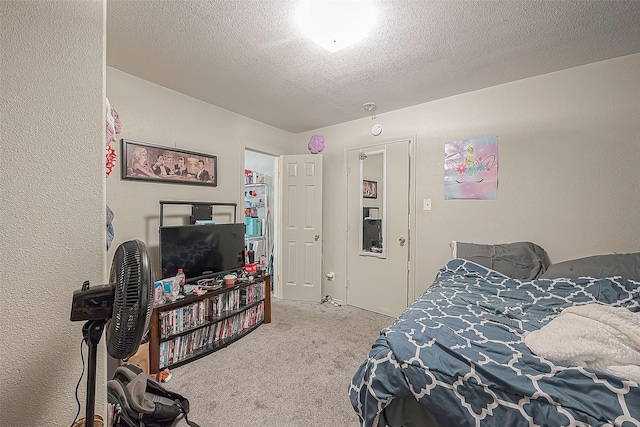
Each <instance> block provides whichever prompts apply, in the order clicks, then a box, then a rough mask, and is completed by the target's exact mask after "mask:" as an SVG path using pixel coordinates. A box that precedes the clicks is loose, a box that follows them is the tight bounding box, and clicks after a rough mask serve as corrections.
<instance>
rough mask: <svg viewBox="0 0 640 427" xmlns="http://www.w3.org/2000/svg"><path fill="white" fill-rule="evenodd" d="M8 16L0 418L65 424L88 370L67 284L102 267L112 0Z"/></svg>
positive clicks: (15, 6) (0, 215) (3, 75)
mask: <svg viewBox="0 0 640 427" xmlns="http://www.w3.org/2000/svg"><path fill="white" fill-rule="evenodd" d="M0 16H1V23H0V40H1V41H2V46H1V49H0V50H1V51H2V54H1V55H0V58H1V69H0V70H1V71H0V79H1V80H0V81H1V93H2V96H1V97H0V114H1V115H2V120H1V122H2V128H1V144H2V147H1V149H0V152H1V157H0V190H1V191H0V192H1V194H2V199H3V203H2V204H1V205H0V229H1V230H2V240H1V241H0V250H1V254H0V257H1V259H2V267H1V278H0V287H1V289H2V297H1V298H0V305H1V309H0V313H1V314H0V330H1V331H2V332H1V333H0V349H1V350H0V351H1V354H2V356H1V368H0V369H1V373H0V377H1V378H2V380H1V383H2V387H0V405H1V408H0V425H2V426H3V427H13V426H16V427H23V426H66V425H70V424H71V422H72V421H73V417H74V416H75V414H76V401H75V397H74V393H75V387H76V382H77V381H78V379H79V377H80V374H81V372H82V362H81V359H80V342H81V339H82V331H81V329H82V324H81V323H80V322H78V323H72V322H70V321H69V313H70V307H71V296H72V293H73V291H74V290H75V289H78V288H79V287H80V286H81V285H82V282H83V281H84V280H91V281H92V282H93V283H102V282H103V279H104V277H103V274H104V269H105V265H104V264H105V261H104V260H105V250H104V248H105V219H104V218H105V213H104V198H105V190H104V174H105V173H104V170H105V163H104V138H105V137H104V115H103V90H104V89H103V86H104V85H103V82H104V65H103V64H104V59H103V54H104V43H105V40H104V23H105V21H104V20H105V18H104V2H103V1H102V0H97V1H82V2H81V1H74V2H63V1H55V2H53V1H50V2H28V1H18V2H14V1H3V2H0ZM101 350H102V352H101V353H100V354H99V360H100V361H103V360H104V354H105V353H104V351H103V349H101ZM85 360H86V347H85ZM102 367H103V363H100V366H99V371H98V388H99V389H100V388H101V387H102V388H103V387H104V381H105V378H104V373H103V368H102ZM85 380H86V375H85ZM85 384H86V383H85V382H84V381H83V383H82V387H81V393H80V400H81V402H83V405H82V406H83V408H84V389H85ZM98 399H99V402H98V404H97V405H96V409H97V411H100V412H101V413H102V414H104V410H105V405H104V393H99V394H98ZM101 402H102V403H101ZM83 410H84V409H83Z"/></svg>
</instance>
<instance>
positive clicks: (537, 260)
mask: <svg viewBox="0 0 640 427" xmlns="http://www.w3.org/2000/svg"><path fill="white" fill-rule="evenodd" d="M451 249H452V250H453V257H454V258H463V259H466V260H468V261H473V262H475V263H476V264H480V265H482V266H484V267H487V268H491V269H492V270H495V271H497V272H499V273H502V274H504V275H505V276H508V277H511V278H513V279H535V278H537V277H538V276H540V275H541V274H542V273H544V272H545V270H546V268H547V265H548V262H547V253H546V252H545V250H544V249H542V248H541V247H540V246H538V245H536V244H534V243H531V242H516V243H500V244H479V243H464V242H456V241H453V242H451Z"/></svg>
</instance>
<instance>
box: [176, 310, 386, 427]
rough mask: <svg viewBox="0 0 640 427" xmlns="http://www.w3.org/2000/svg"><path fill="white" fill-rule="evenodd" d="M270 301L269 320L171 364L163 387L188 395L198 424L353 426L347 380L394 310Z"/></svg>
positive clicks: (206, 426)
mask: <svg viewBox="0 0 640 427" xmlns="http://www.w3.org/2000/svg"><path fill="white" fill-rule="evenodd" d="M271 306H272V318H271V320H272V323H270V324H263V325H261V326H259V327H258V328H257V329H255V330H254V331H252V332H251V333H250V334H248V335H247V336H245V337H243V338H241V339H240V340H238V341H236V342H234V343H232V344H230V345H229V346H228V347H226V348H224V349H221V350H219V351H216V352H214V353H211V354H209V355H207V356H204V357H203V358H201V359H198V360H196V361H193V362H191V363H189V364H186V365H184V366H180V367H177V368H175V369H173V370H172V371H171V373H172V378H171V379H170V381H169V382H167V383H166V387H167V388H168V389H169V390H172V391H176V392H178V393H180V394H182V395H184V396H185V397H186V398H187V399H189V402H190V404H191V411H190V413H189V419H190V420H191V421H195V422H196V423H198V424H199V425H200V426H201V427H218V426H228V427H245V426H246V427H249V426H251V427H254V426H266V427H303V426H304V427H312V426H334V427H336V426H338V427H343V426H344V427H347V426H354V427H355V426H358V425H359V423H358V416H357V415H356V413H355V411H354V410H353V408H352V407H351V403H350V401H349V393H348V389H349V384H350V381H351V378H352V377H353V375H354V374H355V372H356V370H357V369H358V367H359V366H360V364H361V363H362V362H363V361H364V360H365V359H366V357H367V354H368V353H369V350H370V349H371V346H372V345H373V343H374V342H375V340H376V339H377V337H378V336H379V334H380V330H381V329H383V328H384V327H386V326H389V325H390V324H391V323H392V322H393V318H391V317H389V316H385V315H381V314H377V313H373V312H370V311H367V310H362V309H359V308H356V307H351V306H342V307H335V306H333V305H331V304H329V303H324V304H320V303H311V302H302V301H286V300H279V299H272V302H271ZM177 425H178V426H180V427H182V426H186V425H187V423H186V422H185V421H184V420H182V421H180V422H179V423H178V424H177Z"/></svg>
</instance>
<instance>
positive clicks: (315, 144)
mask: <svg viewBox="0 0 640 427" xmlns="http://www.w3.org/2000/svg"><path fill="white" fill-rule="evenodd" d="M308 147H309V151H311V154H318V153H320V152H321V151H322V150H324V137H323V136H321V135H313V136H312V137H311V139H310V140H309V145H308Z"/></svg>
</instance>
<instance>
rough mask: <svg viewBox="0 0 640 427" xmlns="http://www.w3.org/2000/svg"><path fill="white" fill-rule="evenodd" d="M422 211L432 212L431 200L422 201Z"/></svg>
mask: <svg viewBox="0 0 640 427" xmlns="http://www.w3.org/2000/svg"><path fill="white" fill-rule="evenodd" d="M422 206H423V207H422V209H424V210H425V211H430V210H431V199H423V201H422Z"/></svg>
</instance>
